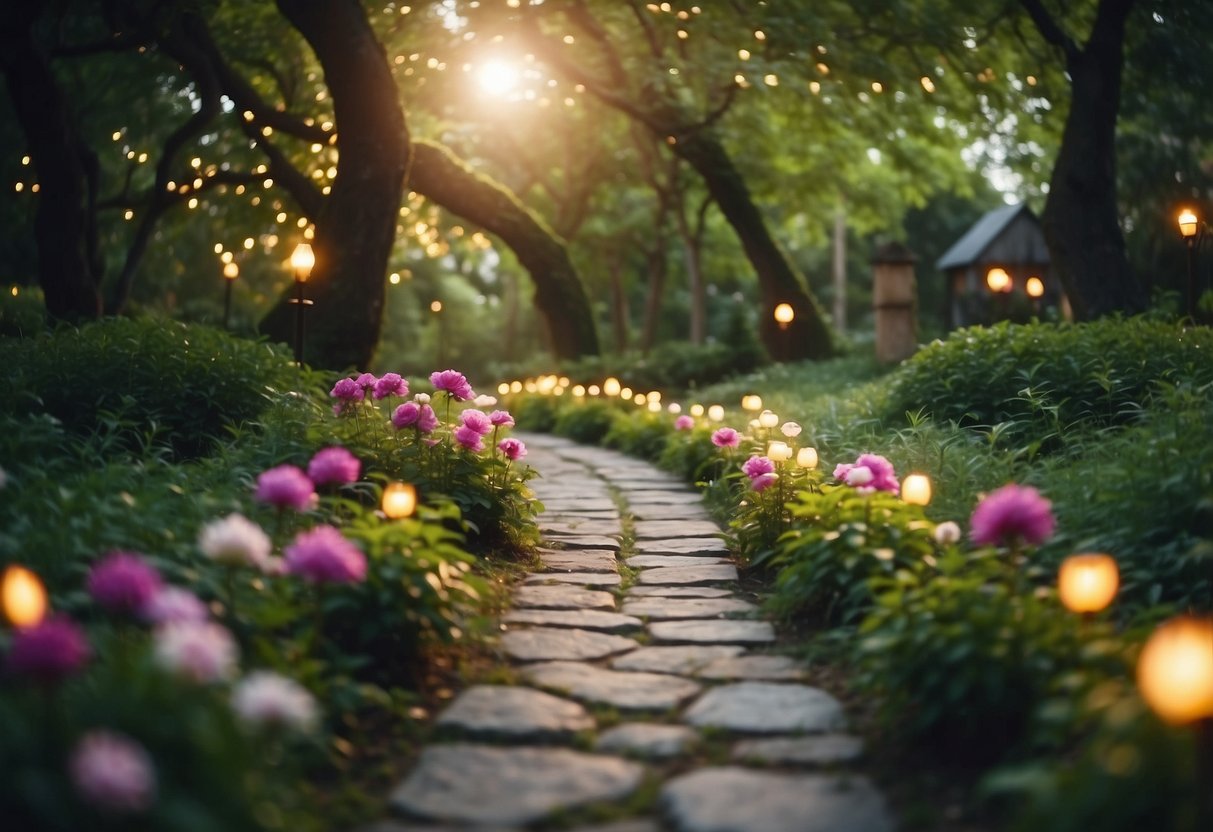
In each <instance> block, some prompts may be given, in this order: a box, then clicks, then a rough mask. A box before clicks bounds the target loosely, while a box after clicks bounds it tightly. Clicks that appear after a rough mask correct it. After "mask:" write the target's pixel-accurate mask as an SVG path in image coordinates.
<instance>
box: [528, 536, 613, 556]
mask: <svg viewBox="0 0 1213 832" xmlns="http://www.w3.org/2000/svg"><path fill="white" fill-rule="evenodd" d="M544 538H545V539H546V540H547V542H548V543H551V544H558V545H559V546H560V547H561V548H564V549H610V550H611V551H612V552H618V551H619V548H620V547H619V540H618V539H617V538H614V537H606V536H604V535H593V534H546V535H544Z"/></svg>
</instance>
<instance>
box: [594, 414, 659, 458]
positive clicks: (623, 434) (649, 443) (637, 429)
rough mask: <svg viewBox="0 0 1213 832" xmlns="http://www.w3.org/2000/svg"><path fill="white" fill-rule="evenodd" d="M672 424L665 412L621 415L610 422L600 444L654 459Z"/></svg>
mask: <svg viewBox="0 0 1213 832" xmlns="http://www.w3.org/2000/svg"><path fill="white" fill-rule="evenodd" d="M673 430H674V425H673V423H672V421H671V420H670V419H669V418H667V416H666V415H665V414H653V413H649V412H648V411H644V412H640V411H638V412H637V413H635V414H633V415H631V416H622V417H620V418H617V419H615V420H614V421H613V422H612V423H611V428H610V430H608V431H607V433H606V435H605V436H604V437H603V438H602V444H603V445H604V446H605V447H607V448H614V449H615V450H617V451H622V452H623V453H625V454H631V455H632V456H636V457H640V458H641V459H647V460H650V461H652V460H656V459H657V457H658V456H660V454H661V451H662V449H663V448H664V447H665V440H666V437H667V436H668V435H669V434H670V433H672V432H673Z"/></svg>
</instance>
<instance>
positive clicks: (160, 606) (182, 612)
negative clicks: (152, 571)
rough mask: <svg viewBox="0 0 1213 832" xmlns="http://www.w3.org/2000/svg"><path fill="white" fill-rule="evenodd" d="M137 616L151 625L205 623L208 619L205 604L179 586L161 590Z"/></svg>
mask: <svg viewBox="0 0 1213 832" xmlns="http://www.w3.org/2000/svg"><path fill="white" fill-rule="evenodd" d="M139 614H140V615H141V616H142V617H143V619H144V620H145V621H150V622H151V623H153V624H172V623H175V622H181V621H206V620H207V618H209V613H208V612H207V609H206V604H204V603H203V602H202V600H201V599H200V598H198V596H197V595H195V594H194V593H192V592H190V591H189V590H188V589H182V588H181V587H179V586H166V587H164V588H163V589H161V590H160V591H159V592H157V593H156V594H155V595H154V596H153V597H152V598H151V600H149V601H148V602H147V603H146V604H144V605H143V609H141V610H139Z"/></svg>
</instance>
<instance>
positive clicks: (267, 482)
mask: <svg viewBox="0 0 1213 832" xmlns="http://www.w3.org/2000/svg"><path fill="white" fill-rule="evenodd" d="M253 499H255V500H258V501H260V502H262V503H269V504H270V505H272V506H274V507H276V508H280V509H282V508H293V509H295V510H296V511H306V510H307V509H309V508H311V507H312V506H313V505H314V504H315V502H316V488H315V486H314V485H313V484H312V481H311V480H310V479H308V476H307V474H305V473H303V470H302V469H301V468H298V467H297V466H294V465H279V466H277V467H275V468H270V469H269V470H268V471H262V472H261V474H260V476H258V477H257V491H256V493H254V494H253Z"/></svg>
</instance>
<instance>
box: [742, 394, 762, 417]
mask: <svg viewBox="0 0 1213 832" xmlns="http://www.w3.org/2000/svg"><path fill="white" fill-rule="evenodd" d="M741 409H742V410H748V411H750V412H751V413H756V412H758V411H759V410H762V397H761V396H756V395H754V394H753V393H751V394H750V395H748V396H742V397H741Z"/></svg>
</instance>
